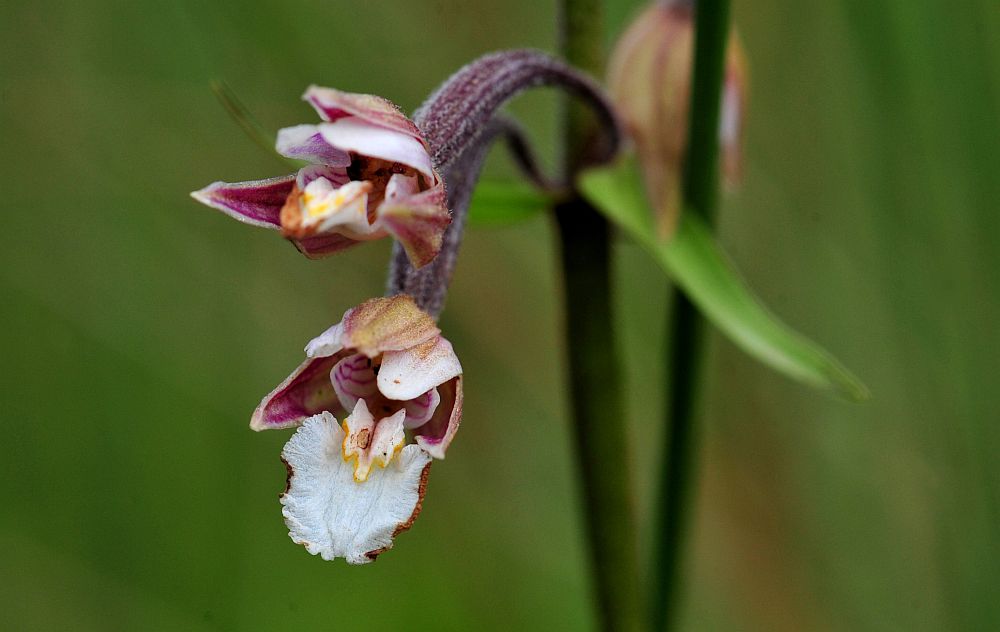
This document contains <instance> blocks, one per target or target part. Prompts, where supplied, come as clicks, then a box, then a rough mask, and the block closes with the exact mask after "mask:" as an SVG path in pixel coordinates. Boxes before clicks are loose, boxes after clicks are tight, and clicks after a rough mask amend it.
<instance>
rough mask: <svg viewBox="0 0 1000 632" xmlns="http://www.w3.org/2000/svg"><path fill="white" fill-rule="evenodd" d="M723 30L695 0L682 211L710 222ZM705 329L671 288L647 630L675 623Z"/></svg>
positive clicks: (712, 4)
mask: <svg viewBox="0 0 1000 632" xmlns="http://www.w3.org/2000/svg"><path fill="white" fill-rule="evenodd" d="M728 37H729V0H699V1H698V3H697V15H696V26H695V52H694V72H693V77H692V86H691V115H690V122H689V127H688V145H687V146H688V150H687V156H686V158H685V170H684V192H683V199H684V205H683V212H685V213H698V214H699V215H701V216H702V218H703V219H705V220H706V221H707V222H709V223H711V222H712V221H713V220H714V217H715V212H716V207H717V203H718V194H719V184H718V179H719V140H718V134H719V131H718V130H719V106H720V101H721V96H722V83H723V72H724V69H725V58H726V42H727V40H728ZM704 329H705V327H704V322H703V320H702V318H701V317H700V315H699V314H698V312H697V310H696V308H695V307H694V305H692V303H691V302H690V301H689V300H688V298H687V297H686V296H685V295H684V294H683V293H682V292H680V291H678V290H674V293H673V309H672V314H671V318H670V319H669V321H668V323H667V343H668V345H669V347H668V350H667V357H668V359H669V361H668V364H667V369H668V372H667V380H668V381H669V397H670V402H669V405H668V407H667V424H666V429H667V431H666V446H665V448H664V454H663V460H662V470H661V481H660V496H659V500H658V507H657V517H658V521H659V525H660V526H659V530H658V536H659V538H658V543H657V545H658V546H657V551H656V552H655V560H656V566H655V570H654V580H653V591H654V592H653V595H652V600H651V605H652V613H651V620H652V624H653V629H654V630H664V629H670V628H672V627H673V626H674V625H676V623H677V605H678V603H679V602H680V595H681V586H682V581H681V575H682V573H681V569H682V567H683V562H684V555H683V553H684V548H685V544H686V541H687V537H686V536H687V531H688V523H689V516H688V514H689V513H690V511H689V510H690V507H691V505H692V498H693V496H694V493H693V491H694V483H695V481H696V478H697V477H696V473H697V472H696V464H697V462H698V450H699V442H698V432H697V426H696V424H695V412H696V407H695V404H696V401H697V397H696V396H697V391H698V374H699V373H700V368H701V361H700V359H701V356H702V352H703V349H704V344H703V340H704Z"/></svg>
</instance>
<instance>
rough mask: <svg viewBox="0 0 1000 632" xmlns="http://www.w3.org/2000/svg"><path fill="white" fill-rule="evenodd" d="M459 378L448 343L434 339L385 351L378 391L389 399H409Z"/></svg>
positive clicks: (459, 364) (460, 368)
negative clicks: (456, 377)
mask: <svg viewBox="0 0 1000 632" xmlns="http://www.w3.org/2000/svg"><path fill="white" fill-rule="evenodd" d="M461 374H462V364H461V363H460V362H459V361H458V356H457V355H455V351H454V349H452V347H451V343H450V342H448V341H447V340H445V339H444V338H443V337H441V336H438V337H437V338H433V339H431V340H428V341H427V342H425V343H423V344H419V345H416V346H413V347H410V348H408V349H403V350H402V351H386V352H385V353H384V354H383V355H382V367H381V368H380V369H379V372H378V390H379V391H381V392H382V394H383V395H385V396H386V397H388V398H389V399H398V400H404V401H405V400H408V399H413V398H415V397H417V396H419V395H421V394H423V393H426V392H427V391H429V390H431V389H432V388H434V387H435V386H438V385H439V384H443V383H445V382H447V381H448V380H450V379H451V378H453V377H455V376H456V375H461Z"/></svg>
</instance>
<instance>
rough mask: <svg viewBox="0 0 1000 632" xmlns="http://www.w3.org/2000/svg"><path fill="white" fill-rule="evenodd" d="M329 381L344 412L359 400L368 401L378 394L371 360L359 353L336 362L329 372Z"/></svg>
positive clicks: (351, 408)
mask: <svg viewBox="0 0 1000 632" xmlns="http://www.w3.org/2000/svg"><path fill="white" fill-rule="evenodd" d="M330 381H331V382H332V383H333V390H334V391H335V392H336V393H337V399H339V400H340V405H341V406H343V407H344V409H345V410H353V409H354V407H355V406H356V405H357V403H358V400H359V399H370V398H372V396H374V395H376V394H378V386H377V385H376V382H375V371H374V370H373V369H372V361H371V358H369V357H368V356H365V355H362V354H360V353H356V354H354V355H350V356H347V357H346V358H344V359H343V360H341V361H340V362H338V363H337V365H336V366H335V367H333V369H332V370H331V371H330Z"/></svg>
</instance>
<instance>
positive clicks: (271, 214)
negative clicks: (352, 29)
mask: <svg viewBox="0 0 1000 632" xmlns="http://www.w3.org/2000/svg"><path fill="white" fill-rule="evenodd" d="M303 99H304V100H306V101H307V102H308V103H309V104H310V105H312V106H313V107H314V108H315V109H316V111H317V112H318V113H319V115H320V118H321V119H322V120H323V122H321V123H319V124H317V125H298V126H295V127H287V128H285V129H282V130H281V131H279V132H278V140H277V146H276V149H277V151H278V153H280V154H281V155H282V156H285V157H287V158H292V159H297V160H306V161H308V162H309V163H310V164H309V165H307V166H305V167H303V168H302V169H300V170H299V171H298V172H297V173H294V174H290V175H287V176H280V177H277V178H270V179H267V180H255V181H249V182H237V183H228V182H215V183H212V184H210V185H209V186H207V187H205V188H204V189H201V190H200V191H195V192H194V193H192V196H194V198H195V199H196V200H198V201H199V202H201V203H203V204H206V205H208V206H210V207H212V208H215V209H218V210H220V211H222V212H223V213H226V214H227V215H229V216H231V217H233V218H235V219H237V220H239V221H241V222H244V223H247V224H251V225H253V226H260V227H263V228H268V229H272V230H280V231H281V234H282V235H283V236H284V237H286V238H288V239H290V240H291V241H292V242H293V243H294V244H295V246H296V247H297V248H298V249H299V250H300V251H301V252H302V253H303V254H305V255H306V256H307V257H309V258H319V257H324V256H327V255H330V254H333V253H335V252H338V251H340V250H343V249H345V248H348V247H350V246H353V245H354V244H357V243H359V242H362V241H370V240H373V239H379V238H381V237H386V236H390V235H391V236H392V237H395V238H396V240H398V241H399V243H400V244H401V245H402V246H403V248H404V249H405V250H406V254H407V256H408V257H409V258H410V261H411V262H412V263H413V265H414V267H418V268H419V267H421V266H423V265H426V264H427V263H429V262H430V261H431V260H432V259H434V257H435V256H436V255H437V253H438V252H439V251H440V249H441V240H442V235H443V234H444V230H445V228H447V227H448V224H449V223H450V222H451V214H450V213H449V212H448V208H447V205H446V197H445V190H444V183H443V182H442V180H441V177H440V176H439V175H438V173H437V171H436V170H435V169H434V166H433V165H432V163H431V158H430V155H429V154H428V151H427V146H426V144H425V142H424V139H423V137H422V136H421V134H420V131H419V130H418V129H417V127H416V126H415V125H414V124H413V122H412V121H410V119H408V118H407V117H406V116H405V115H403V114H402V113H401V112H400V111H399V109H398V108H397V107H396V106H395V105H394V104H393V103H392V102H390V101H388V100H387V99H383V98H381V97H377V96H372V95H366V94H352V93H348V92H341V91H339V90H333V89H331V88H320V87H317V86H312V87H310V88H309V89H308V90H306V93H305V94H304V95H303Z"/></svg>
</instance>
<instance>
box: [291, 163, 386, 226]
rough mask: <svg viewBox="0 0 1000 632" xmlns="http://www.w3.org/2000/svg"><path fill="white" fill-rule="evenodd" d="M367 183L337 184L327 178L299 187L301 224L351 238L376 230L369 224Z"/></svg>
mask: <svg viewBox="0 0 1000 632" xmlns="http://www.w3.org/2000/svg"><path fill="white" fill-rule="evenodd" d="M371 188H372V185H371V184H370V183H368V182H359V181H351V182H348V183H347V184H345V185H343V186H339V187H338V186H336V185H335V184H334V183H333V182H330V181H329V180H327V179H326V178H322V177H321V178H316V179H315V180H313V181H312V182H310V183H309V184H307V185H306V188H305V189H303V190H302V197H301V198H300V207H301V211H302V225H303V226H305V227H314V229H315V230H316V232H319V233H326V232H339V233H342V234H344V235H345V236H347V237H351V238H352V239H364V238H365V237H367V236H369V235H371V234H372V233H373V232H375V230H376V229H375V228H373V227H372V225H371V224H369V223H368V193H369V191H371Z"/></svg>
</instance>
